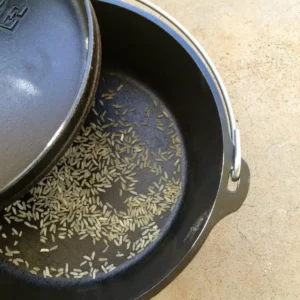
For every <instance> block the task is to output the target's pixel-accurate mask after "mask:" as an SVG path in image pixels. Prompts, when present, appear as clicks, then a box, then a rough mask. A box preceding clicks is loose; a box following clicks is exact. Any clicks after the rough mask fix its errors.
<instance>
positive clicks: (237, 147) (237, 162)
mask: <svg viewBox="0 0 300 300" xmlns="http://www.w3.org/2000/svg"><path fill="white" fill-rule="evenodd" d="M136 1H137V2H139V3H141V4H142V5H145V6H147V7H148V8H150V9H151V10H153V11H155V12H156V13H158V14H159V15H160V16H162V17H164V18H165V19H166V20H168V21H169V22H170V23H171V24H172V25H174V26H175V27H176V28H177V29H178V30H179V31H180V32H181V33H182V34H183V35H184V36H185V37H186V39H187V40H189V42H190V43H191V44H192V45H193V46H194V47H195V48H196V49H197V51H198V52H199V53H200V55H201V56H202V57H203V59H204V60H205V62H206V64H207V65H208V67H209V68H210V71H211V72H212V74H213V75H214V77H215V81H216V83H217V84H218V86H219V89H220V92H221V94H222V97H223V100H224V103H225V107H226V110H227V115H228V121H229V125H230V130H231V132H230V134H231V139H232V143H233V145H234V154H233V155H234V156H233V162H232V170H231V178H232V181H238V180H239V179H240V173H241V164H242V157H241V142H240V133H239V130H238V129H237V128H236V125H235V118H234V114H233V110H232V106H231V103H230V100H229V96H228V93H227V90H226V88H225V86H224V83H223V81H222V78H221V76H220V74H219V72H218V71H217V69H216V67H215V66H214V64H213V62H212V60H211V59H210V58H209V56H208V54H207V53H206V51H205V50H204V49H203V48H202V46H201V45H200V44H199V43H198V41H197V40H196V39H195V38H194V37H193V36H192V34H191V33H189V31H188V30H187V29H186V28H185V27H184V26H182V25H181V24H180V23H179V22H178V21H177V20H176V19H174V18H173V17H172V16H170V15H169V14H168V13H167V12H165V11H164V10H163V9H161V8H160V7H158V6H157V5H155V4H153V3H151V2H149V1H148V0H136Z"/></svg>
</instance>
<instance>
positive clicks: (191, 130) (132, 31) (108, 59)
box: [0, 1, 249, 300]
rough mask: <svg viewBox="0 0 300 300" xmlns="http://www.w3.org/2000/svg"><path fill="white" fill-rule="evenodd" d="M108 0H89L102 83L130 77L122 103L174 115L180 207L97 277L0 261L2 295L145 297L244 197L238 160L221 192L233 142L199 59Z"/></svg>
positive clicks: (165, 30) (142, 16)
mask: <svg viewBox="0 0 300 300" xmlns="http://www.w3.org/2000/svg"><path fill="white" fill-rule="evenodd" d="M108 2H109V3H107V2H100V1H95V2H94V3H93V4H94V8H95V10H96V13H97V16H98V20H99V23H100V27H101V34H102V42H103V72H104V73H105V74H106V76H108V77H109V80H108V82H111V80H116V78H118V79H121V80H123V81H126V80H129V81H130V82H131V83H132V86H133V87H134V91H135V92H134V93H133V92H132V91H130V92H128V93H127V95H128V97H129V99H127V100H126V101H129V102H130V101H131V99H130V97H133V98H132V102H135V101H137V99H138V98H141V99H143V98H145V97H148V96H149V95H151V96H152V97H157V98H158V99H159V100H160V101H162V102H163V103H164V104H165V105H166V107H168V109H169V111H170V112H171V113H172V114H173V116H174V117H175V119H176V122H177V124H178V128H179V131H180V133H181V136H182V137H183V141H182V142H183V145H184V148H185V152H186V169H185V172H184V176H185V178H184V181H185V182H186V184H185V188H184V189H183V191H182V193H183V194H182V203H181V206H180V207H177V209H178V211H176V216H172V218H174V220H173V222H172V223H168V225H167V227H165V229H168V230H167V231H166V232H165V235H164V236H163V237H162V240H160V241H159V243H158V244H156V245H154V247H153V248H151V249H149V251H147V252H145V253H144V255H143V256H142V257H139V258H138V259H137V260H136V261H134V262H132V264H131V265H128V266H124V267H123V268H121V269H119V270H118V269H117V270H116V271H115V272H113V273H111V274H110V275H109V276H106V277H101V276H100V277H99V278H97V279H96V280H95V281H93V280H82V281H65V280H60V281H59V280H53V279H52V280H51V279H47V280H45V279H42V278H39V277H34V276H31V275H28V274H25V273H23V272H21V271H20V270H17V269H16V268H14V267H11V266H8V265H7V264H5V263H4V262H3V261H2V262H1V265H0V287H1V290H2V293H3V294H5V295H6V298H8V299H19V298H20V297H22V298H24V297H25V299H31V300H32V299H33V300H35V299H49V300H50V299H51V300H52V299H54V298H56V299H99V300H100V299H135V298H145V299H149V298H150V297H151V296H153V295H154V294H156V293H157V292H158V291H159V290H160V289H162V288H163V287H164V286H165V285H166V284H167V283H168V282H170V281H171V280H172V279H173V278H174V277H175V276H176V275H177V274H178V273H179V272H180V271H181V270H182V269H183V268H184V267H185V266H186V264H187V263H188V262H189V261H190V260H191V259H192V257H193V256H194V255H195V253H196V252H197V250H198V249H199V248H200V246H201V245H202V244H203V242H204V240H205V238H206V237H207V235H208V233H209V231H210V230H211V229H212V227H213V226H214V225H215V224H216V222H218V221H219V220H220V219H221V218H222V217H224V216H226V215H227V214H229V213H231V212H233V211H235V210H236V209H238V208H239V207H240V205H241V204H242V202H243V200H244V198H245V197H246V194H247V191H248V186H249V183H248V180H249V170H248V167H247V165H246V164H245V163H244V162H243V165H242V177H241V182H240V187H239V189H238V191H237V192H236V193H230V192H228V191H227V190H226V187H227V181H228V175H229V172H230V168H231V159H232V148H233V147H232V144H231V142H230V139H229V136H228V128H227V127H226V126H227V125H225V120H226V117H225V112H224V108H223V105H222V102H221V100H220V97H219V96H218V93H217V92H216V88H215V87H214V85H213V81H212V79H211V77H210V75H209V73H208V72H207V70H206V68H205V66H204V65H203V64H202V62H201V59H200V58H199V57H198V56H197V55H196V53H194V52H193V51H192V49H191V48H190V47H189V46H188V45H187V44H186V43H185V42H184V41H183V40H182V39H181V38H180V36H178V35H177V34H176V33H175V32H174V31H172V30H171V29H170V28H169V27H168V26H166V25H164V24H163V23H162V22H160V21H159V20H157V19H156V18H152V17H150V16H149V15H148V14H146V13H145V12H142V11H140V10H138V9H136V8H133V7H131V6H127V5H125V4H120V2H117V1H116V2H115V1H108ZM102 84H103V85H105V83H103V82H102V83H101V85H102ZM147 95H148V96H147ZM169 226H170V227H169ZM70 253H71V252H70ZM68 254H69V253H68Z"/></svg>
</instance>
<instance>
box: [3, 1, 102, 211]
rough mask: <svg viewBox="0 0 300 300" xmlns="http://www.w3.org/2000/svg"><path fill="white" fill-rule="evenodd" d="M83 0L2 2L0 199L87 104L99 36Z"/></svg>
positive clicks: (22, 186) (29, 174)
mask: <svg viewBox="0 0 300 300" xmlns="http://www.w3.org/2000/svg"><path fill="white" fill-rule="evenodd" d="M92 14H93V12H92V8H91V5H90V3H89V1H86V0H85V1H71V0H66V1H59V0H42V1H40V0H1V1H0V48H1V53H0V70H1V76H0V92H1V97H0V106H1V109H0V165H1V171H0V206H2V207H3V205H4V203H8V202H9V201H10V200H11V199H13V198H16V197H17V196H18V195H20V194H22V193H24V191H26V190H28V188H29V187H31V186H32V185H33V184H34V183H36V182H37V180H38V179H40V178H41V177H42V176H43V175H45V173H46V172H47V171H48V170H49V168H50V167H51V166H53V164H54V163H55V162H56V161H57V159H58V158H59V157H60V156H61V154H62V153H63V152H64V150H65V149H66V147H67V146H68V145H69V144H70V142H71V141H72V137H73V136H74V134H76V133H77V132H78V128H79V126H78V125H79V124H80V123H82V122H83V120H84V119H85V118H86V115H87V112H88V111H89V108H90V106H91V104H92V100H93V95H94V93H95V87H96V82H97V81H98V78H99V70H100V49H101V48H100V37H99V29H98V24H97V22H96V21H95V19H94V18H93V15H92Z"/></svg>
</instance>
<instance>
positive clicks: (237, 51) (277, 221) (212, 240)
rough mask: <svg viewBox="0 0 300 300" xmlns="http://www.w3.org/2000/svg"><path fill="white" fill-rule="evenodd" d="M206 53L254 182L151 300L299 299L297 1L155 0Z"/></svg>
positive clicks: (299, 53) (299, 71) (299, 72)
mask: <svg viewBox="0 0 300 300" xmlns="http://www.w3.org/2000/svg"><path fill="white" fill-rule="evenodd" d="M153 1H154V2H155V3H156V4H159V5H160V6H161V7H162V8H164V9H166V10H167V11H168V12H169V13H171V14H172V15H173V16H174V17H176V18H177V19H178V20H179V21H180V22H181V23H182V24H184V25H185V26H186V27H187V28H188V29H189V30H190V31H191V32H192V33H193V35H194V36H195V37H196V38H197V39H198V40H199V41H200V43H201V44H202V45H203V46H204V47H205V48H206V50H207V52H208V53H209V55H210V56H211V58H212V59H213V61H214V62H215V64H216V66H217V68H218V69H219V71H220V73H221V75H222V77H223V79H224V82H225V84H226V86H227V89H228V92H229V94H230V97H231V101H232V104H233V108H234V112H235V115H236V119H237V120H238V127H239V128H240V129H241V134H242V149H243V157H244V158H245V159H246V160H247V162H248V163H249V165H250V168H251V172H252V178H251V189H250V193H249V196H248V198H247V200H246V202H245V204H244V206H243V207H242V208H241V209H240V211H239V212H237V213H235V214H233V215H231V216H229V217H227V218H226V219H224V220H223V221H222V222H221V223H219V224H218V226H217V227H216V228H215V229H214V230H213V232H212V233H211V235H210V236H209V238H208V240H207V242H206V243H205V245H204V247H203V248H202V249H201V251H200V252H199V253H198V255H197V256H196V258H195V259H194V260H193V261H192V263H191V264H190V265H189V266H188V267H187V268H186V269H185V271H184V272H183V273H182V274H181V275H180V276H179V277H178V278H177V279H176V280H175V281H174V282H173V283H172V284H170V285H169V286H168V287H167V288H166V289H165V290H164V291H162V292H161V294H159V295H158V296H157V297H156V298H155V300H169V299H170V300H171V299H172V300H176V299H177V300H178V299H185V300H192V299H193V300H195V299H197V300H198V299H205V300H210V299H211V300H215V299H224V300H227V299H228V300H232V299H233V300H235V299H237V300H242V299H255V300H259V299H262V300H267V299H278V300H279V299H280V300H281V299H285V300H294V299H298V298H300V185H299V179H300V175H299V168H300V2H299V0H242V1H238V0H153Z"/></svg>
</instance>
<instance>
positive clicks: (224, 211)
mask: <svg viewBox="0 0 300 300" xmlns="http://www.w3.org/2000/svg"><path fill="white" fill-rule="evenodd" d="M241 162H242V163H241V173H240V179H239V180H238V181H237V182H236V184H237V188H236V190H235V191H231V190H229V189H228V187H225V188H224V189H223V190H221V191H220V194H219V195H218V199H217V201H216V206H215V209H214V217H213V219H214V220H215V223H217V222H218V221H220V220H221V219H223V218H224V217H226V216H227V215H229V214H231V213H233V212H235V211H237V210H238V209H239V208H240V207H241V206H242V204H243V203H244V201H245V199H246V197H247V194H248V191H249V187H250V169H249V166H248V164H247V163H246V162H245V161H244V160H243V159H242V161H241Z"/></svg>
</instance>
